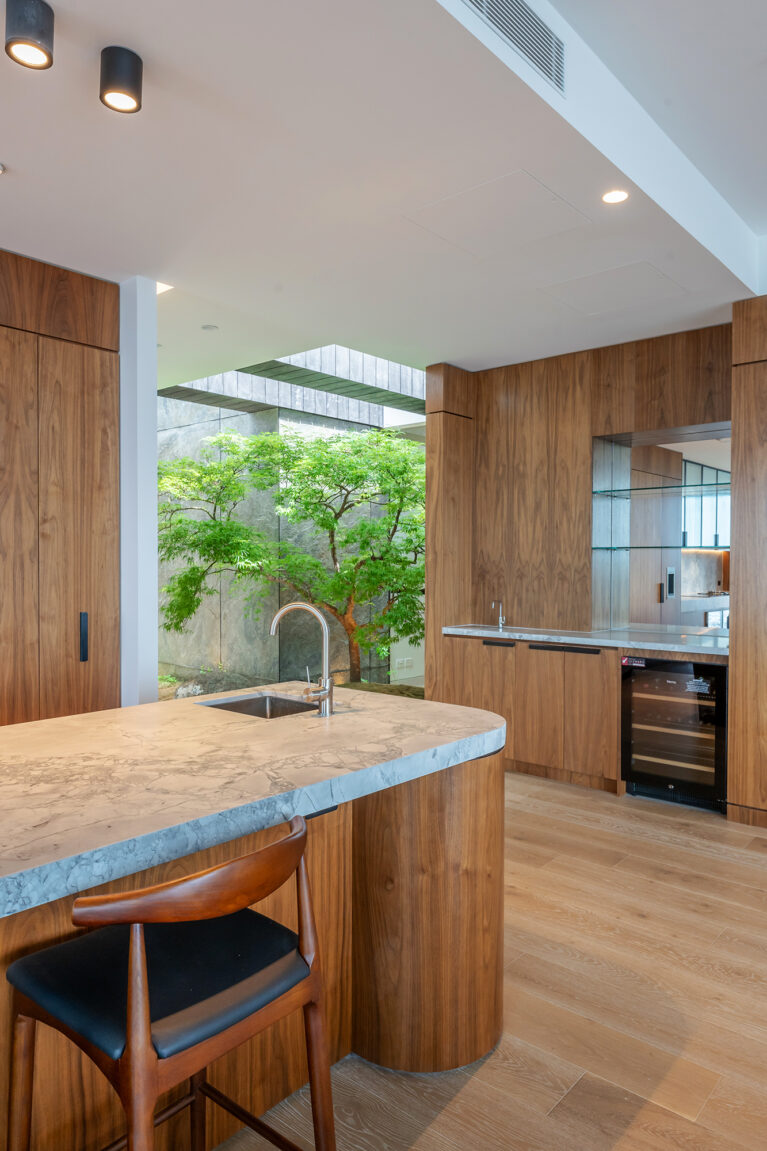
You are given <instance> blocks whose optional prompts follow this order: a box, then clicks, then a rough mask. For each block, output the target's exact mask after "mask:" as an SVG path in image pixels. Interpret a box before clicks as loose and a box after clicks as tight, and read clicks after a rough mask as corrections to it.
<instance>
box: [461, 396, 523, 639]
mask: <svg viewBox="0 0 767 1151" xmlns="http://www.w3.org/2000/svg"><path fill="white" fill-rule="evenodd" d="M484 381H485V376H484V375H480V377H479V382H478V386H477V402H476V414H475V418H474V429H475V442H476V445H477V450H476V452H475V458H474V477H473V489H474V490H473V491H472V500H473V501H474V515H473V523H472V530H473V543H472V560H473V575H472V593H473V609H472V613H471V615H472V622H474V621H476V622H478V623H481V622H489V623H493V622H497V620H498V602H499V601H503V606H504V612H505V614H506V616H507V618H508V617H509V610H510V607H511V589H510V584H511V579H510V576H511V571H510V568H509V564H508V557H509V555H510V554H511V552H512V546H513V545H512V540H511V537H512V534H513V531H514V525H513V514H512V511H511V507H510V504H511V500H512V499H513V491H512V489H511V485H510V475H509V470H510V459H509V437H508V436H507V435H504V434H503V432H504V430H505V429H506V428H508V427H509V422H510V396H509V387H508V386H507V385H506V384H505V383H501V384H499V385H496V384H494V383H493V382H492V381H491V382H490V384H489V386H488V385H486V384H485V382H484ZM493 601H496V607H495V609H493V608H492V607H491V604H492V603H493ZM512 610H513V609H512Z"/></svg>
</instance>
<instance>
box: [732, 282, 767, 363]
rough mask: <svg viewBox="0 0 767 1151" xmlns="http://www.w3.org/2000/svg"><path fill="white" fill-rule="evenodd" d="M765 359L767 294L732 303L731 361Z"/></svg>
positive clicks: (766, 354) (749, 361)
mask: <svg viewBox="0 0 767 1151" xmlns="http://www.w3.org/2000/svg"><path fill="white" fill-rule="evenodd" d="M759 360H767V296H756V297H755V298H754V299H752V300H738V301H737V302H736V303H734V304H733V305H732V362H733V364H753V363H755V362H757V361H759Z"/></svg>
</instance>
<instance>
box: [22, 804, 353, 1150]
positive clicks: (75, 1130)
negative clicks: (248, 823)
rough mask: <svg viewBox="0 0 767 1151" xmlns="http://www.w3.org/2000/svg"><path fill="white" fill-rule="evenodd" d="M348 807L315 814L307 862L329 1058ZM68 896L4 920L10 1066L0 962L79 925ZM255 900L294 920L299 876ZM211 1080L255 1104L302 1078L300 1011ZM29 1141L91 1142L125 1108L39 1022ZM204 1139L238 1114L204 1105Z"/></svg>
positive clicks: (346, 946)
mask: <svg viewBox="0 0 767 1151" xmlns="http://www.w3.org/2000/svg"><path fill="white" fill-rule="evenodd" d="M351 828H352V808H351V805H348V804H347V805H344V806H342V807H340V808H338V810H337V811H334V812H330V813H328V814H327V815H322V816H318V817H317V818H316V819H314V820H311V821H310V823H309V840H308V847H307V865H308V869H309V876H310V881H311V884H312V895H313V900H314V908H315V915H316V918H317V926H318V932H319V938H320V946H321V948H322V963H323V975H324V979H325V988H326V1007H327V1012H328V1028H329V1038H330V1047H331V1059H332V1060H333V1061H336V1060H338V1059H342V1058H343V1057H344V1056H345V1055H346V1054H348V1052H349V1049H350V1034H351V1032H350V1027H351V1016H350V1012H351V962H352V952H351V915H352V899H351V895H352V893H351V850H352V835H351ZM284 830H285V829H284V826H280V827H277V828H270V829H268V830H267V831H263V832H258V833H257V834H255V835H252V836H246V837H245V838H243V839H238V840H234V841H233V842H231V843H226V844H222V845H221V846H220V847H215V848H211V849H210V850H208V851H204V852H199V853H197V854H195V855H191V856H187V857H186V858H184V859H180V860H174V861H172V862H170V863H166V864H163V865H162V866H159V867H155V868H152V869H151V870H149V871H144V872H141V873H140V874H138V875H135V876H128V877H126V878H125V879H120V880H117V881H115V882H113V883H110V884H108V885H105V886H103V887H99V888H94V889H93V891H92V892H91V893H95V892H104V891H128V890H130V889H131V888H133V887H141V886H144V885H146V884H152V883H160V882H164V881H166V880H169V879H173V878H177V877H179V876H181V875H188V874H190V873H192V872H194V871H198V870H201V869H203V868H205V867H212V866H214V865H215V864H217V863H221V862H223V861H225V860H228V859H233V858H235V857H236V856H238V855H243V854H245V853H247V852H249V851H255V850H256V849H257V848H259V847H262V846H265V845H266V844H267V843H269V842H272V840H274V839H276V838H279V835H280V834H281V833H282V834H284ZM71 909H72V900H71V899H62V900H59V901H58V902H56V903H51V904H47V905H46V906H44V907H39V908H35V909H34V910H32V911H26V912H22V913H21V914H19V915H13V916H10V917H9V918H7V919H2V920H0V967H1V968H2V970H1V971H0V1016H1V1018H0V1066H2V1067H4V1068H7V1066H8V1055H9V1050H8V1048H9V1040H10V1018H9V1014H10V1003H11V996H10V987H9V985H8V984H7V983H6V981H5V978H4V972H5V968H6V967H7V966H8V964H9V963H10V962H11V961H12V960H13V959H16V958H18V957H19V956H21V955H25V954H28V953H29V952H31V951H35V950H37V949H39V948H40V947H45V946H49V945H50V944H52V943H56V942H59V941H60V940H62V939H65V938H69V937H71V936H73V935H75V934H77V933H76V931H75V929H74V928H73V927H72V924H71ZM259 909H260V910H262V911H263V912H264V913H265V914H267V915H271V916H273V917H274V918H275V919H278V920H280V922H283V923H285V924H287V926H289V927H291V928H292V929H294V930H295V927H296V922H295V918H296V917H295V885H293V884H287V885H286V886H285V887H284V888H282V889H281V890H280V891H279V892H277V893H275V895H273V896H270V897H269V898H268V899H267V900H265V901H264V902H263V903H261V904H259ZM211 1079H212V1081H213V1083H214V1084H215V1085H216V1086H217V1087H218V1088H219V1089H220V1090H222V1091H225V1092H227V1093H228V1094H230V1095H232V1096H233V1097H234V1098H236V1099H238V1100H239V1102H241V1103H242V1105H243V1106H245V1107H247V1108H249V1109H250V1110H252V1111H254V1112H255V1113H256V1114H261V1113H262V1112H263V1111H265V1110H266V1109H267V1108H269V1107H271V1106H272V1105H273V1104H274V1103H276V1102H278V1101H279V1100H280V1099H282V1098H284V1097H285V1096H286V1095H288V1094H290V1093H291V1092H292V1091H295V1090H296V1089H297V1088H298V1087H300V1086H301V1085H302V1084H303V1083H304V1082H305V1081H306V1079H307V1074H306V1062H305V1055H304V1039H303V1024H302V1020H301V1015H300V1013H298V1014H296V1015H294V1016H291V1017H290V1018H289V1019H286V1020H283V1021H282V1022H280V1023H279V1024H277V1026H276V1027H274V1028H272V1029H271V1030H270V1031H268V1032H265V1033H264V1034H263V1035H260V1036H257V1037H256V1038H255V1039H254V1040H252V1041H251V1042H250V1043H248V1044H245V1045H244V1046H243V1047H241V1048H239V1049H238V1051H237V1053H235V1054H233V1055H228V1056H226V1057H225V1058H224V1059H220V1060H218V1062H216V1063H215V1064H214V1065H213V1068H212V1071H211ZM35 1083H36V1088H35V1104H34V1122H33V1138H32V1151H97V1149H98V1148H100V1147H102V1146H103V1145H104V1144H105V1143H107V1142H108V1141H109V1140H110V1139H113V1138H116V1137H117V1136H118V1135H119V1134H120V1133H121V1132H122V1131H123V1130H124V1124H123V1121H122V1113H121V1109H120V1107H119V1104H118V1103H117V1102H116V1097H115V1095H114V1093H113V1091H112V1089H111V1088H110V1087H109V1085H108V1084H107V1082H106V1080H105V1079H104V1078H103V1077H102V1076H101V1074H100V1073H99V1072H97V1071H96V1070H95V1068H94V1067H93V1066H92V1064H90V1063H89V1061H88V1060H87V1059H85V1058H84V1056H81V1055H80V1054H79V1052H78V1051H77V1050H76V1049H75V1048H74V1047H73V1045H72V1044H70V1043H68V1042H67V1041H66V1040H65V1039H64V1038H63V1037H62V1036H60V1035H58V1034H56V1033H54V1032H52V1031H50V1030H48V1029H46V1028H44V1027H39V1028H38V1049H37V1064H36V1076H35ZM7 1090H8V1087H7V1076H6V1075H2V1076H0V1116H2V1117H3V1118H2V1121H0V1148H1V1149H2V1151H5V1147H6V1143H5V1138H6V1131H5V1119H4V1117H5V1115H6V1111H7ZM209 1111H210V1113H211V1117H210V1119H209V1124H208V1146H209V1147H215V1146H217V1145H218V1143H220V1142H221V1141H222V1140H223V1139H225V1138H227V1137H228V1136H229V1135H231V1134H232V1133H233V1132H234V1131H235V1130H236V1129H237V1128H238V1126H239V1125H238V1124H237V1123H236V1122H235V1121H234V1120H232V1119H231V1118H230V1117H227V1116H226V1115H224V1114H223V1113H221V1112H218V1111H214V1109H213V1108H212V1107H211V1108H209ZM188 1148H189V1119H188V1116H187V1115H182V1116H180V1117H178V1118H176V1119H173V1120H171V1122H169V1123H168V1124H167V1125H165V1126H164V1127H163V1128H161V1129H160V1131H159V1133H158V1136H157V1151H188Z"/></svg>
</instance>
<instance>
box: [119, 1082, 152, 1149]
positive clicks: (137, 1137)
mask: <svg viewBox="0 0 767 1151" xmlns="http://www.w3.org/2000/svg"><path fill="white" fill-rule="evenodd" d="M125 1114H126V1118H127V1120H128V1151H154V1107H153V1106H152V1105H151V1104H149V1103H147V1101H146V1099H145V1098H142V1097H138V1096H137V1097H135V1098H134V1099H130V1100H129V1101H128V1103H127V1104H126V1105H125Z"/></svg>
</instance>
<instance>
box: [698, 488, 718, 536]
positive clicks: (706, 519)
mask: <svg viewBox="0 0 767 1151" xmlns="http://www.w3.org/2000/svg"><path fill="white" fill-rule="evenodd" d="M701 505H702V506H701V531H700V546H701V547H703V548H712V547H714V544H715V540H714V536H715V535H716V496H715V495H710V496H703V497H702V499H701Z"/></svg>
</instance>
